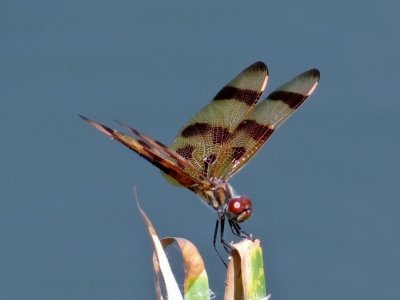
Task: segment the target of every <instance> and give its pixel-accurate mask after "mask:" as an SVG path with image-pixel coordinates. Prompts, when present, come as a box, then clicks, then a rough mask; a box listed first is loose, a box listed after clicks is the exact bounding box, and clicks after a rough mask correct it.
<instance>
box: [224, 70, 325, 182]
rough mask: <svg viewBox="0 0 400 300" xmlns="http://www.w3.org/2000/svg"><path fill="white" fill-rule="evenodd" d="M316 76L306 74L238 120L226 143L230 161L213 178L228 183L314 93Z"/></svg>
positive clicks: (317, 75)
mask: <svg viewBox="0 0 400 300" xmlns="http://www.w3.org/2000/svg"><path fill="white" fill-rule="evenodd" d="M319 78H320V73H319V71H318V70H317V69H311V70H308V71H306V72H304V73H302V74H300V75H298V76H296V77H295V78H293V79H292V80H290V81H289V82H287V83H285V84H284V85H282V86H280V87H279V88H277V89H276V90H275V91H273V92H272V93H271V94H269V95H268V97H267V98H265V99H264V100H262V101H261V102H260V103H259V104H258V105H257V106H256V107H255V108H254V109H253V110H252V112H251V113H250V114H249V115H248V116H247V117H246V118H245V119H244V120H242V121H241V122H240V123H239V124H238V126H237V128H236V130H235V131H234V133H233V135H234V137H233V138H232V140H231V141H230V143H229V145H230V154H231V155H230V157H227V158H226V159H227V160H228V162H226V163H224V165H225V166H226V167H225V169H223V170H221V173H219V174H217V177H220V178H223V179H228V178H230V177H232V176H233V175H234V174H236V172H238V171H239V170H240V169H241V168H242V167H243V166H244V165H245V164H246V163H247V162H248V161H249V160H250V159H251V158H252V157H253V156H254V155H255V154H256V153H257V151H258V150H260V148H261V147H262V145H263V144H264V143H265V142H266V141H267V139H268V138H269V137H270V136H271V135H272V133H274V132H275V130H276V129H277V128H278V127H279V126H280V125H281V124H282V123H283V122H284V121H285V120H286V119H287V118H288V117H289V116H290V115H292V114H293V113H294V112H295V111H296V109H297V108H298V107H299V106H300V105H301V104H302V103H303V102H304V101H305V100H306V99H307V98H308V97H309V96H310V95H311V94H312V93H313V92H314V90H315V88H316V87H317V85H318V82H319Z"/></svg>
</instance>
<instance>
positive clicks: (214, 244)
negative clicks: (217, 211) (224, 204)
mask: <svg viewBox="0 0 400 300" xmlns="http://www.w3.org/2000/svg"><path fill="white" fill-rule="evenodd" d="M220 222H221V228H222V230H223V227H224V226H223V225H222V224H224V221H223V220H220V218H219V217H218V218H217V222H215V229H214V238H213V246H214V250H215V252H217V255H218V257H219V258H220V259H221V261H222V263H223V264H224V266H225V267H226V268H228V266H227V264H226V262H225V261H224V258H223V257H222V255H221V253H219V251H218V249H217V236H218V227H219V225H220ZM221 242H222V241H221ZM224 249H225V250H226V248H225V246H224Z"/></svg>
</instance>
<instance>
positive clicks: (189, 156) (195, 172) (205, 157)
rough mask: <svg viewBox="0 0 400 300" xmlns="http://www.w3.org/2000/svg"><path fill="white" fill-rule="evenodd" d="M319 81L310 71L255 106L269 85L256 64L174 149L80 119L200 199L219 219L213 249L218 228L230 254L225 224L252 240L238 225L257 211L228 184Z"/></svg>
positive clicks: (264, 68) (262, 66) (198, 119)
mask: <svg viewBox="0 0 400 300" xmlns="http://www.w3.org/2000/svg"><path fill="white" fill-rule="evenodd" d="M319 77H320V74H319V71H318V70H317V69H311V70H309V71H306V72H304V73H302V74H300V75H298V76H297V77H295V78H293V79H292V80H291V81H289V82H287V83H286V84H284V85H282V86H280V87H279V88H278V89H276V90H275V91H273V92H272V93H271V94H269V95H268V96H267V97H266V98H265V99H263V100H262V101H261V102H260V103H259V104H257V101H258V100H259V98H260V96H261V95H262V93H263V91H264V89H265V87H266V85H267V80H268V69H267V66H266V65H265V64H264V63H263V62H256V63H254V64H252V65H250V66H249V67H247V68H246V69H244V70H243V71H242V72H241V73H240V74H239V75H238V76H237V77H235V78H234V79H233V80H231V81H230V82H229V83H228V84H227V85H226V86H224V87H223V88H222V89H221V90H220V91H219V92H218V93H217V95H216V96H215V97H214V98H213V99H212V101H211V102H210V103H209V104H208V105H206V106H205V107H204V108H203V109H202V110H200V111H199V112H198V113H197V114H196V115H195V116H194V117H193V118H191V119H190V120H189V122H187V123H186V125H185V126H184V127H183V128H182V130H181V131H180V132H179V133H178V135H177V137H176V138H175V140H174V141H173V143H172V145H171V146H170V147H167V146H165V145H164V144H162V143H160V142H159V141H157V140H154V139H153V138H151V137H149V136H146V135H144V134H142V133H140V132H139V131H137V130H136V129H133V128H130V127H128V126H125V125H123V124H121V125H123V126H124V127H125V128H126V130H127V131H128V132H129V135H128V134H125V133H121V132H119V131H116V130H114V129H111V128H109V127H107V126H104V125H102V124H100V123H97V122H96V121H93V120H91V119H89V118H87V117H84V116H81V115H80V117H81V118H82V119H84V120H85V121H87V122H88V123H89V124H90V125H92V126H93V127H94V128H96V129H98V130H99V131H101V132H102V133H103V134H105V135H106V136H108V137H110V138H111V139H113V140H116V141H118V142H119V143H121V144H123V145H125V146H126V147H128V148H129V149H131V150H132V151H134V152H136V153H137V154H139V155H140V156H142V157H143V158H145V159H146V160H148V161H149V162H150V163H152V164H153V165H155V166H156V167H158V168H159V169H160V170H161V171H162V172H163V175H164V176H165V177H166V179H167V180H168V181H169V182H170V183H172V184H177V185H180V186H183V187H186V188H187V189H189V190H191V191H192V192H194V193H196V194H198V195H199V196H200V197H201V198H202V199H203V201H204V202H205V203H206V204H208V205H209V206H211V207H212V208H213V209H214V210H215V211H216V212H217V215H218V218H217V222H216V226H215V231H214V239H213V244H214V248H215V249H216V240H217V235H218V228H220V238H221V243H222V245H223V246H224V248H225V249H226V250H227V249H228V248H229V245H228V244H227V243H225V241H224V237H223V232H224V224H225V220H227V221H228V223H229V226H230V228H231V230H232V232H233V233H234V234H235V235H237V236H240V237H249V235H248V234H247V233H245V232H244V231H242V229H241V227H240V225H239V223H241V222H243V221H245V220H247V219H248V218H249V217H250V216H251V214H252V211H253V209H252V202H251V201H250V199H249V198H248V197H246V196H242V195H238V194H236V193H235V192H234V190H233V188H232V187H231V185H230V184H229V183H228V180H229V178H231V177H232V176H233V175H235V174H236V173H237V172H238V171H239V170H240V169H241V168H242V167H243V166H244V165H245V164H246V163H247V162H248V161H249V160H250V159H251V158H252V157H253V156H254V155H255V154H256V153H257V152H258V150H260V148H261V147H262V145H263V144H264V143H265V142H266V141H267V139H268V138H269V137H270V136H271V135H272V134H273V133H274V132H275V130H276V129H277V128H278V127H279V126H280V125H281V124H282V123H283V122H284V121H285V120H286V119H287V118H288V117H289V116H290V115H291V114H292V113H293V112H294V111H295V110H296V109H297V108H298V107H299V106H300V105H301V104H302V103H303V102H304V101H305V100H306V99H307V98H308V97H309V96H310V95H311V94H312V93H313V92H314V90H315V88H316V86H317V84H318V81H319ZM217 253H218V251H217ZM218 254H219V253H218Z"/></svg>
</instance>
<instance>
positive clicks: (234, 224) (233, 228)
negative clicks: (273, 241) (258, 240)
mask: <svg viewBox="0 0 400 300" xmlns="http://www.w3.org/2000/svg"><path fill="white" fill-rule="evenodd" d="M228 222H229V227H230V228H231V231H232V233H233V234H234V235H236V236H238V237H241V238H244V239H250V240H253V236H252V235H251V234H249V233H247V232H245V231H243V230H242V228H241V227H240V225H239V224H238V223H237V222H235V221H232V220H228Z"/></svg>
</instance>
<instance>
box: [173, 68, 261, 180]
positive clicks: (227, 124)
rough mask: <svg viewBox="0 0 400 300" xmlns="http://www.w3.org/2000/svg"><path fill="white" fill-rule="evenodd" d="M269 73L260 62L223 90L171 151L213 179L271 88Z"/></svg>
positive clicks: (195, 117)
mask: <svg viewBox="0 0 400 300" xmlns="http://www.w3.org/2000/svg"><path fill="white" fill-rule="evenodd" d="M267 78H268V70H267V67H266V65H265V64H264V63H262V62H256V63H254V64H252V65H250V66H249V67H247V68H246V69H244V70H243V71H242V72H241V73H240V74H239V75H238V76H237V77H236V78H234V79H233V80H232V81H230V82H229V83H228V84H227V85H226V86H225V87H223V88H222V89H221V90H220V91H219V92H218V93H217V95H216V96H215V97H214V99H213V100H212V101H211V102H210V103H209V104H208V105H207V106H205V107H204V108H203V109H202V110H200V111H199V112H198V113H197V114H196V115H195V116H194V117H193V118H191V119H190V120H189V122H188V123H187V124H186V125H185V126H184V127H183V128H182V130H181V131H180V133H179V134H178V135H177V137H176V138H175V140H174V142H173V143H172V146H171V149H173V150H175V151H176V152H177V153H178V154H180V155H181V156H183V157H184V158H185V159H187V160H188V161H189V162H190V163H191V164H192V165H193V167H194V168H196V169H197V170H198V172H200V173H202V174H203V175H204V176H206V177H213V174H214V173H215V171H216V169H215V166H217V165H218V164H217V163H216V161H217V160H218V159H219V157H220V156H221V151H223V149H224V145H225V144H226V143H227V141H229V139H231V137H232V133H233V131H234V130H235V128H236V127H237V125H238V124H239V123H240V122H241V121H242V120H243V118H245V117H246V115H248V114H249V112H250V111H251V110H252V109H253V107H254V105H255V104H256V103H257V101H258V99H259V98H260V96H261V94H262V92H263V91H264V88H265V86H266V84H267ZM222 154H223V153H222Z"/></svg>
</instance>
